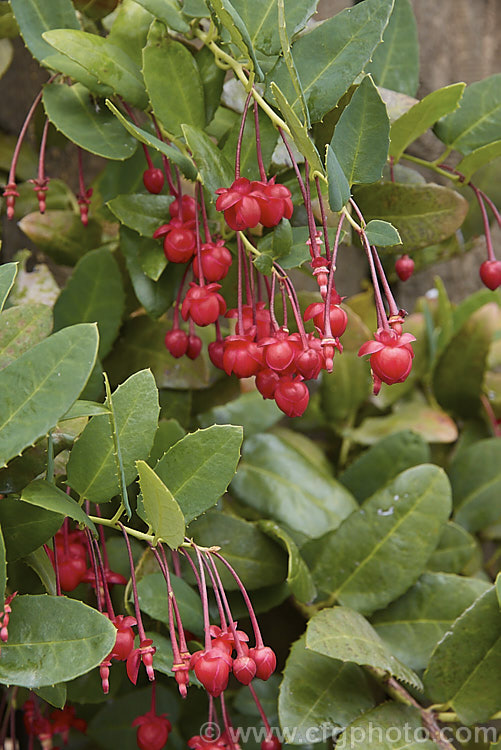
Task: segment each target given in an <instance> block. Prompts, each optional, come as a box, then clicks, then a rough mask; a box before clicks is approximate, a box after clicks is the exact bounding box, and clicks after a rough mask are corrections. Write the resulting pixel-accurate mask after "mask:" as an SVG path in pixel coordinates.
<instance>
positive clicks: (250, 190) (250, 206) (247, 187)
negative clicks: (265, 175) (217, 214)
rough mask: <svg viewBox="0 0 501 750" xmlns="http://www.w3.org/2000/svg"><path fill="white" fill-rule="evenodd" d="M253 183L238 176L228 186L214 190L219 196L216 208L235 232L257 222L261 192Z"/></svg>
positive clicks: (259, 216) (259, 215)
mask: <svg viewBox="0 0 501 750" xmlns="http://www.w3.org/2000/svg"><path fill="white" fill-rule="evenodd" d="M255 185H256V183H254V182H251V181H250V180H248V179H247V178H246V177H239V178H238V179H237V180H235V181H234V182H233V183H232V185H230V187H229V188H219V190H216V193H217V194H218V196H219V197H218V199H217V200H216V208H217V210H218V211H223V213H224V218H225V221H226V223H227V224H228V226H229V227H231V229H234V230H235V231H236V232H238V231H239V230H242V229H249V228H250V227H255V226H257V225H258V224H259V220H260V219H261V205H260V203H259V201H258V198H259V197H261V193H260V192H259V191H258V190H256V189H255Z"/></svg>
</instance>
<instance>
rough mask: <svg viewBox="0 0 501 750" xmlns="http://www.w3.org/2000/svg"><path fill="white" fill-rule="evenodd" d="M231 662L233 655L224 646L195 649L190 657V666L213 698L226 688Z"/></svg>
mask: <svg viewBox="0 0 501 750" xmlns="http://www.w3.org/2000/svg"><path fill="white" fill-rule="evenodd" d="M231 664H232V661H231V656H229V655H228V654H227V652H226V651H225V650H224V649H223V648H211V649H210V650H208V651H195V653H194V654H193V655H192V657H191V659H190V668H191V669H194V670H195V674H196V676H197V678H198V680H199V681H200V682H201V683H202V685H203V686H204V688H205V689H206V690H207V692H208V693H209V695H212V697H213V698H217V697H218V696H219V695H221V693H222V692H223V690H226V686H227V685H228V679H229V676H230V671H231Z"/></svg>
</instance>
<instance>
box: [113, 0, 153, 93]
mask: <svg viewBox="0 0 501 750" xmlns="http://www.w3.org/2000/svg"><path fill="white" fill-rule="evenodd" d="M152 21H153V16H152V14H151V13H149V12H148V11H147V10H146V9H145V8H143V7H141V5H139V4H138V3H137V2H135V0H125V2H122V3H119V4H118V7H117V8H116V9H115V12H114V14H113V23H112V24H111V29H110V33H109V34H108V41H109V42H111V43H112V44H115V45H116V46H117V47H120V48H121V49H123V51H124V52H126V53H127V54H128V55H129V57H130V58H131V59H132V60H133V61H134V63H135V64H136V65H137V67H138V68H140V67H141V66H142V64H143V47H144V46H145V45H146V40H147V38H148V31H149V29H150V26H151V23H152ZM107 96H109V94H107Z"/></svg>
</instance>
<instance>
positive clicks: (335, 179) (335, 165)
mask: <svg viewBox="0 0 501 750" xmlns="http://www.w3.org/2000/svg"><path fill="white" fill-rule="evenodd" d="M325 169H326V171H327V177H328V178H329V206H330V208H331V211H341V209H342V208H343V206H345V205H346V204H347V203H348V201H349V200H350V197H351V193H350V185H349V182H348V180H347V179H346V175H345V173H344V172H343V169H342V167H341V165H340V163H339V161H338V158H337V156H336V154H335V152H334V151H333V150H332V148H331V147H330V146H327V150H326V155H325Z"/></svg>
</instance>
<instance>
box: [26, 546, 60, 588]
mask: <svg viewBox="0 0 501 750" xmlns="http://www.w3.org/2000/svg"><path fill="white" fill-rule="evenodd" d="M23 563H24V564H25V565H27V566H28V567H30V568H31V569H32V570H34V571H35V573H36V574H37V576H38V577H39V578H40V581H41V582H42V585H43V587H44V589H45V591H46V592H47V593H48V594H51V595H52V596H57V586H56V573H55V571H54V568H53V567H52V563H51V561H50V558H49V556H48V555H47V553H46V551H45V550H44V548H43V547H37V549H35V550H33V552H30V554H29V555H26V557H23Z"/></svg>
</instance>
